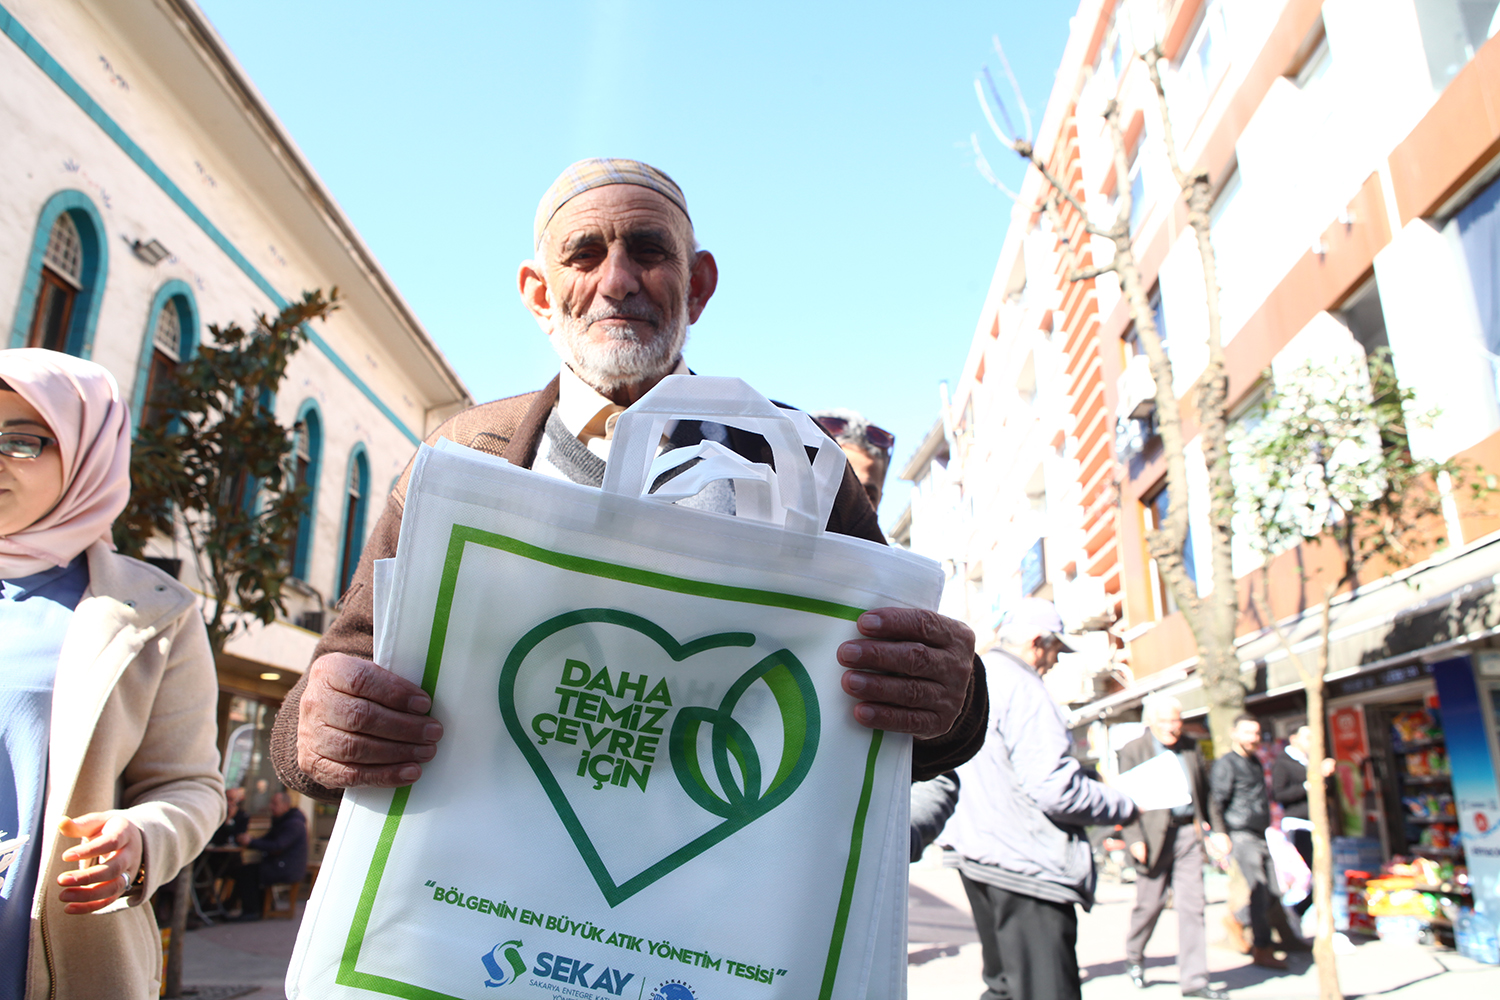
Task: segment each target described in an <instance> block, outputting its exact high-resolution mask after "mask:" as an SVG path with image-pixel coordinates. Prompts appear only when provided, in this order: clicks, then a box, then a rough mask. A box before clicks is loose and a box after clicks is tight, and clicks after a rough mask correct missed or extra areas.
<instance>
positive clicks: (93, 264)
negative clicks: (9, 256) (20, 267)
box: [10, 189, 109, 358]
mask: <svg viewBox="0 0 1500 1000" xmlns="http://www.w3.org/2000/svg"><path fill="white" fill-rule="evenodd" d="M64 212H66V213H68V215H69V216H70V217H71V218H72V220H73V225H74V226H76V227H77V229H78V242H79V244H80V246H81V248H82V250H83V264H82V267H81V268H80V269H79V276H78V277H79V281H78V283H79V284H80V285H81V286H82V287H81V288H79V290H78V294H77V296H76V297H75V298H74V299H73V315H72V317H71V318H70V319H69V320H68V337H67V341H66V345H65V346H66V347H67V353H69V354H71V355H73V356H75V357H79V358H88V357H90V356H91V355H92V354H93V353H94V329H95V327H96V326H97V325H98V322H99V304H100V302H101V301H102V300H103V298H104V279H105V276H106V275H107V274H108V273H109V241H108V240H107V239H105V229H104V219H103V217H102V216H100V215H99V210H98V209H97V208H95V207H94V203H93V202H92V201H91V200H89V196H88V195H86V194H84V193H83V192H82V191H75V190H72V189H68V190H64V191H59V192H57V193H56V194H54V195H53V196H52V197H50V198H48V199H47V201H46V202H45V203H44V204H43V205H42V211H41V214H40V215H39V216H38V217H37V223H36V232H35V233H34V234H33V235H32V237H31V253H30V255H29V256H28V257H27V260H26V270H25V272H24V275H25V276H24V278H23V279H22V282H21V296H20V299H19V300H18V301H17V303H16V317H15V322H14V323H13V324H12V325H11V328H10V346H11V347H25V346H26V335H27V333H29V332H30V330H31V323H32V320H33V319H34V318H35V315H36V302H37V296H38V294H40V292H41V287H42V263H43V258H44V257H45V256H46V253H47V239H48V237H50V236H51V235H52V224H53V223H54V222H56V221H57V217H58V216H59V215H62V214H63V213H64Z"/></svg>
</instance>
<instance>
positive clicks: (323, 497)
mask: <svg viewBox="0 0 1500 1000" xmlns="http://www.w3.org/2000/svg"><path fill="white" fill-rule="evenodd" d="M0 35H3V36H4V37H3V38H0V95H3V96H0V135H3V136H4V137H5V138H4V141H3V142H0V176H3V177H4V185H3V190H0V317H5V320H6V322H8V323H9V324H10V329H9V333H8V334H7V336H6V338H5V342H6V346H9V347H24V346H40V347H47V348H51V349H54V350H60V351H67V352H69V353H72V354H76V355H79V356H81V357H86V358H91V359H92V360H94V361H97V362H98V363H100V364H102V365H104V366H105V367H106V368H108V369H110V371H112V372H113V373H114V375H115V377H116V379H117V380H118V381H119V383H120V386H121V388H122V390H123V391H124V393H125V395H126V396H127V398H128V399H129V401H130V405H131V407H132V410H133V414H134V416H135V418H136V420H137V421H139V419H140V416H141V411H142V407H143V405H144V403H145V401H146V398H147V396H148V395H149V387H150V384H151V381H152V379H153V378H156V377H160V376H161V374H162V372H163V371H165V370H166V369H168V368H170V367H171V366H173V365H175V364H178V363H180V362H181V361H183V360H184V359H186V358H189V357H191V356H192V354H193V352H194V350H195V349H196V347H197V345H199V344H201V343H203V342H205V340H206V339H207V338H208V336H209V333H208V326H209V324H212V323H229V322H238V323H240V324H242V325H244V324H248V323H251V322H253V320H254V317H255V314H256V313H257V312H265V313H272V314H274V313H275V312H276V311H277V310H278V309H279V308H280V307H281V306H282V305H284V304H285V303H286V302H287V301H288V300H290V299H293V298H297V297H300V295H301V294H302V292H303V291H304V290H307V289H313V288H321V289H323V290H324V291H325V292H326V291H328V290H330V289H332V288H333V287H334V286H337V287H338V289H339V295H340V298H341V299H342V301H343V307H342V308H341V309H340V310H339V311H338V312H336V313H335V314H334V315H333V316H332V317H331V318H330V319H329V320H328V321H327V322H322V323H318V324H316V325H315V327H314V329H313V330H312V340H311V342H310V343H308V344H307V345H306V346H304V347H303V349H302V350H301V351H300V352H299V353H298V354H297V355H296V356H295V357H294V358H293V359H292V362H291V365H290V367H289V369H288V374H287V378H286V381H285V382H284V383H283V387H282V391H281V392H280V393H279V395H278V396H277V399H276V404H275V406H276V415H277V419H278V420H279V421H280V422H281V423H282V424H283V425H285V426H288V427H292V426H295V428H296V432H295V433H296V439H297V447H296V452H297V459H298V474H299V475H300V476H301V477H302V478H303V479H304V480H305V481H306V482H307V483H308V484H310V486H311V487H312V497H311V500H310V501H309V503H308V506H307V509H306V511H305V513H304V516H303V521H302V525H301V530H299V532H298V534H297V540H296V543H295V545H294V547H293V550H292V551H291V552H289V553H288V558H289V560H291V563H292V566H293V572H294V575H295V577H296V580H295V581H294V583H293V585H292V587H291V588H290V589H291V592H290V593H289V595H288V601H287V605H288V614H287V616H286V617H285V618H284V619H279V620H277V621H276V622H275V623H274V624H273V625H271V626H269V627H259V626H257V627H254V628H252V629H250V630H249V631H248V632H246V633H242V634H240V635H238V636H236V637H235V638H234V639H232V640H231V641H230V643H229V644H228V646H227V648H226V650H225V653H224V655H223V656H222V657H221V659H220V662H219V664H218V668H219V679H220V687H221V691H222V693H223V695H222V698H221V712H220V728H221V735H222V736H223V737H225V738H227V737H228V736H229V735H230V734H231V733H232V732H235V731H241V732H242V733H244V734H247V735H245V736H242V737H241V742H242V744H243V746H242V747H241V749H242V750H243V753H240V754H239V756H238V757H237V759H238V760H240V764H241V765H243V769H245V770H244V774H242V775H240V776H239V777H240V778H241V780H245V781H246V782H247V783H252V779H254V778H255V776H256V775H257V774H261V775H262V776H266V777H269V775H270V768H269V762H268V761H266V760H264V754H263V750H264V736H265V735H266V734H267V733H268V730H269V725H270V721H271V718H272V716H273V714H274V712H275V710H276V708H277V707H278V706H279V705H280V702H281V698H282V696H283V695H284V694H285V692H286V691H287V690H288V689H289V688H290V687H291V685H292V684H293V683H294V682H295V681H296V679H297V677H298V676H299V675H300V673H301V672H302V670H304V669H305V668H306V666H307V664H308V662H309V660H310V659H311V654H312V650H313V647H314V645H315V644H316V642H317V639H318V633H319V632H320V631H321V629H322V627H323V624H324V623H325V622H326V621H327V620H329V618H330V617H331V615H332V608H333V605H334V603H335V602H336V601H337V600H338V598H339V596H340V595H341V594H342V593H343V591H344V589H345V587H346V586H347V584H348V581H349V579H350V576H351V575H352V573H353V568H354V565H355V564H356V563H357V562H358V559H359V554H360V551H361V548H362V546H363V544H364V540H365V538H366V535H367V533H368V532H369V531H370V529H372V528H373V527H374V523H375V519H376V518H377V517H378V516H379V513H380V510H381V508H382V506H383V504H384V498H385V495H386V493H387V491H388V490H389V488H390V486H391V484H392V483H393V482H394V480H395V478H396V476H397V475H398V474H399V473H400V471H401V470H402V468H404V467H405V465H406V463H407V462H408V461H409V460H410V458H411V456H412V454H413V452H414V450H415V448H416V445H417V444H418V443H419V442H420V441H421V439H422V438H423V437H424V436H425V435H426V434H427V433H428V432H429V431H431V430H432V429H433V428H434V427H436V425H437V424H438V423H439V422H440V421H441V420H443V419H444V418H446V417H447V416H449V415H451V414H452V413H454V412H457V411H458V410H459V409H461V408H463V407H465V406H467V405H469V404H470V403H471V399H470V396H469V393H468V390H467V389H466V388H465V386H464V384H463V382H462V380H460V379H459V377H458V375H457V374H456V373H455V372H454V370H453V369H452V367H451V366H450V365H449V364H448V362H447V361H446V360H445V359H444V357H443V355H442V352H441V351H439V350H438V348H437V346H436V345H435V344H434V343H433V341H432V338H431V337H430V336H429V335H428V334H427V332H426V331H425V330H424V329H423V328H422V325H421V323H420V322H419V321H418V320H417V318H416V316H415V315H414V314H413V312H412V310H411V309H410V307H409V306H408V305H407V304H406V302H405V301H404V300H403V299H402V298H401V295H400V293H399V292H398V291H397V290H396V287H395V286H394V284H392V282H391V280H390V278H389V277H388V276H387V275H386V274H385V272H384V271H383V270H382V269H381V267H380V264H379V262H378V261H377V260H376V259H375V257H374V255H373V254H372V253H371V252H370V250H369V248H368V247H367V246H365V244H364V242H363V241H362V240H361V239H360V237H359V234H358V233H357V232H356V231H355V229H354V227H353V225H352V224H351V223H350V221H349V219H348V218H347V217H346V216H345V215H344V213H343V212H342V211H341V210H340V208H339V207H338V204H337V203H336V202H335V200H334V198H333V196H332V195H331V194H330V193H329V191H328V190H327V188H326V187H325V186H324V185H323V183H322V182H321V181H320V180H319V179H318V177H317V175H316V174H315V173H314V172H313V170H312V168H311V167H310V166H309V165H308V163H307V161H306V160H305V159H304V157H303V156H302V154H301V153H300V152H299V151H298V149H297V147H296V145H295V144H294V143H293V142H292V140H291V138H290V137H289V136H288V135H287V134H286V131H285V129H284V128H283V127H282V126H281V124H280V123H279V122H278V121H277V119H276V116H275V114H274V113H273V112H272V111H271V110H270V108H268V107H267V106H266V104H265V102H264V101H263V100H262V99H261V97H260V96H259V94H258V93H257V92H256V90H255V87H254V85H253V84H252V83H251V82H250V80H249V79H248V78H247V77H246V75H245V73H244V71H243V70H242V69H241V68H240V66H239V65H238V64H237V63H236V62H235V60H234V57H233V56H232V55H231V54H230V53H229V51H228V49H227V48H226V47H225V45H224V43H223V40H222V39H220V38H219V36H218V35H217V34H216V33H215V32H214V30H213V28H212V26H211V25H210V24H209V23H208V21H207V20H206V19H205V17H204V16H203V14H202V12H201V11H200V10H199V9H198V8H197V7H196V6H195V5H194V4H193V3H192V2H191V0H111V2H107V3H106V2H94V0H3V3H0ZM155 554H156V555H157V556H158V557H161V558H165V559H171V558H177V559H181V561H182V568H181V576H182V579H183V580H184V582H185V583H187V584H188V585H189V586H193V587H195V588H196V589H198V590H200V591H201V590H202V589H203V588H202V587H201V585H200V583H199V578H198V575H197V572H196V569H195V567H194V564H193V559H192V557H191V553H190V551H189V550H188V548H187V546H186V545H183V544H181V543H180V540H178V541H177V542H175V543H174V542H173V541H172V540H166V539H163V540H160V541H159V544H157V545H156V546H155ZM257 737H259V738H257ZM237 766H239V765H237Z"/></svg>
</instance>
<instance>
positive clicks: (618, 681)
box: [287, 376, 942, 1000]
mask: <svg viewBox="0 0 1500 1000" xmlns="http://www.w3.org/2000/svg"><path fill="white" fill-rule="evenodd" d="M671 419H680V420H704V421H711V422H714V423H719V424H727V425H733V426H737V427H742V428H744V429H747V430H751V431H753V432H755V433H758V434H761V435H762V436H763V437H765V438H766V440H767V441H768V442H769V443H770V445H771V447H772V451H773V455H774V456H775V460H776V470H777V471H776V472H775V473H772V472H771V470H769V469H768V468H766V467H764V466H757V465H755V464H754V463H748V462H745V461H744V460H743V459H741V458H740V457H739V456H737V455H733V453H727V452H725V451H724V450H722V449H716V448H714V447H703V448H701V449H699V450H698V451H696V452H694V453H693V456H692V457H698V458H702V459H703V461H701V462H699V463H697V464H696V465H695V466H693V467H692V468H690V469H688V470H686V471H685V472H683V473H682V474H680V475H678V476H677V477H676V478H675V479H673V480H671V481H670V482H669V483H668V484H666V485H667V487H668V488H670V489H671V490H672V492H673V493H674V494H675V493H681V492H682V491H684V490H686V489H687V488H688V487H689V483H690V481H689V480H688V477H694V478H695V479H696V480H701V481H700V482H699V483H698V485H699V486H700V487H701V485H702V484H703V481H707V479H708V478H710V477H713V478H719V477H724V476H728V477H730V478H733V479H734V490H735V497H736V508H737V511H738V513H739V516H735V517H731V516H726V515H723V514H717V513H712V512H707V511H701V510H693V509H688V508H685V507H681V506H678V505H675V504H673V503H670V502H666V499H667V498H665V497H659V498H647V497H643V496H642V495H641V494H642V491H643V489H644V487H645V484H646V483H647V482H648V481H655V480H656V478H657V477H658V476H659V475H660V472H661V470H662V468H663V467H664V466H665V465H666V464H667V463H663V464H662V465H655V466H654V463H655V461H656V456H655V452H656V446H657V443H658V442H659V441H660V439H661V431H662V429H663V428H664V426H665V425H666V422H667V421H668V420H671ZM805 447H808V448H816V449H817V456H818V457H817V459H816V460H815V461H814V462H811V463H810V462H809V461H808V459H807V457H806V451H804V448H805ZM684 450H685V449H684ZM672 454H675V453H669V455H672ZM731 456H732V457H731ZM653 466H654V468H653ZM842 472H843V459H842V455H841V453H839V451H838V448H837V446H836V445H834V444H833V442H832V441H830V440H829V439H828V438H827V436H826V435H824V434H823V433H822V432H821V431H820V430H818V428H817V427H816V425H814V424H812V422H811V420H810V419H809V418H807V417H806V415H805V414H801V413H798V412H795V411H786V410H782V409H780V408H778V407H776V406H774V405H773V404H771V403H769V402H768V401H767V400H765V399H764V398H763V397H761V396H759V395H758V394H756V393H754V392H753V390H750V389H749V388H748V386H745V384H744V383H742V382H740V381H739V380H737V379H717V378H708V377H702V376H673V377H669V378H668V379H666V380H664V381H663V382H662V383H661V384H660V385H659V386H658V387H657V388H656V389H654V390H652V391H651V392H650V393H648V394H647V395H646V396H645V397H644V398H643V399H642V400H641V401H640V402H639V403H637V404H636V405H635V406H634V407H631V408H630V409H629V410H627V411H626V413H625V414H623V415H622V416H621V418H620V420H619V422H618V424H617V426H616V432H615V439H614V443H613V445H612V451H611V460H610V462H609V464H608V466H607V471H606V474H605V480H604V488H603V489H602V490H596V489H592V488H589V487H584V486H579V485H576V484H574V483H571V482H566V481H562V480H556V479H552V478H549V477H545V476H541V475H537V474H534V473H531V472H528V471H525V470H522V469H518V468H515V467H513V466H510V465H508V464H506V463H504V462H503V461H499V460H496V459H494V458H491V457H487V456H480V455H478V454H477V453H473V452H470V451H468V450H467V449H463V448H459V447H457V446H450V445H447V444H445V445H444V446H443V447H442V448H438V449H433V448H423V449H422V450H421V452H420V453H419V455H418V457H417V460H416V463H415V467H414V469H413V473H412V476H411V482H410V487H409V489H408V493H407V498H406V506H405V515H404V517H403V520H402V525H401V538H400V544H399V547H398V553H399V554H398V556H397V558H396V559H395V560H394V562H395V565H394V566H381V567H379V568H378V569H377V574H376V581H377V588H376V621H377V643H376V650H377V652H376V658H377V660H379V661H380V662H381V663H382V665H383V666H386V667H388V668H389V669H392V670H394V671H396V672H397V673H399V674H401V675H402V676H405V677H407V678H410V679H412V680H414V681H417V682H419V683H421V684H422V685H423V686H424V687H425V688H426V689H427V690H428V691H429V692H430V693H431V695H432V698H433V715H434V716H435V717H437V718H440V719H441V720H442V721H443V725H444V737H443V741H442V743H441V744H440V745H439V748H438V755H437V758H436V759H435V760H434V761H433V762H432V763H431V764H429V765H427V767H426V768H425V770H424V774H423V777H422V779H421V780H420V781H418V782H417V783H416V784H415V785H413V786H411V787H409V788H404V789H398V790H395V791H391V790H380V789H358V790H355V791H351V792H349V793H347V794H346V795H345V797H344V802H343V806H342V808H341V809H340V812H339V818H338V822H337V824H336V826H335V830H334V834H333V837H332V840H331V842H330V844H329V847H328V851H327V853H326V855H325V859H324V864H323V868H322V871H321V874H320V876H319V879H318V883H317V886H316V888H315V889H314V892H313V897H312V899H311V900H310V902H309V905H308V911H307V913H306V915H305V916H304V919H303V924H302V929H301V933H300V934H299V936H298V941H297V948H296V952H295V954H294V955H293V958H292V963H291V966H290V968H289V969H288V974H287V991H288V995H289V996H291V997H294V998H295V997H302V996H306V997H309V998H319V1000H322V998H324V997H370V996H373V995H388V996H399V997H412V998H440V997H541V996H553V997H557V996H573V997H601V998H602V997H634V998H638V1000H645V998H648V997H658V998H661V1000H687V998H707V997H714V998H741V997H743V998H782V997H787V998H792V997H795V998H798V1000H804V998H840V1000H843V998H866V1000H884V998H888V997H889V998H895V997H899V996H904V993H905V967H906V852H907V848H908V843H909V838H908V834H907V825H908V817H907V808H908V794H909V792H908V789H909V781H910V769H911V741H910V739H909V738H908V737H904V736H896V735H892V734H881V733H875V732H872V731H871V730H868V729H865V728H864V727H862V726H860V725H858V724H857V723H855V721H854V719H853V714H852V707H853V704H852V701H851V699H850V698H849V697H848V696H847V695H846V694H844V693H843V691H842V689H841V688H840V686H839V685H840V678H841V676H842V673H843V671H842V669H841V668H840V667H839V666H838V664H837V662H836V660H835V656H834V653H835V650H836V648H837V646H838V645H839V643H840V642H843V641H844V640H846V639H849V638H853V637H855V636H857V634H858V630H857V629H856V628H855V625H854V622H855V619H857V618H858V616H859V614H860V613H861V612H862V611H864V610H866V609H869V608H872V607H880V606H886V605H904V606H909V607H924V608H931V607H934V606H935V605H936V602H937V598H938V593H939V589H940V586H941V579H942V577H941V572H940V570H939V569H938V568H937V567H936V566H935V565H934V564H933V563H931V562H930V561H928V560H925V559H921V558H919V557H916V556H913V555H911V554H910V553H907V552H904V551H901V550H897V549H890V548H887V547H885V546H882V545H879V544H877V543H873V542H869V541H865V540H863V539H856V538H849V537H846V536H842V535H835V534H829V533H827V532H826V531H824V530H823V529H822V526H823V525H824V524H825V523H826V521H827V516H828V512H829V511H831V510H832V506H833V499H834V494H835V493H836V491H837V488H838V484H839V481H840V477H841V475H842ZM756 483H759V484H761V485H759V486H757V485H754V484H756ZM742 496H743V497H745V498H746V501H745V502H742V501H741V497H742ZM751 513H754V514H755V515H757V516H758V517H760V518H762V519H759V520H757V519H752V518H751V517H748V516H746V515H747V514H751Z"/></svg>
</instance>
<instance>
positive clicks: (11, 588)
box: [0, 554, 88, 601]
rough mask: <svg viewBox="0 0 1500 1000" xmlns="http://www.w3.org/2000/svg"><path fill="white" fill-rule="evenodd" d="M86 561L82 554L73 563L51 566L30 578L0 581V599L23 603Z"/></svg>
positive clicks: (85, 556)
mask: <svg viewBox="0 0 1500 1000" xmlns="http://www.w3.org/2000/svg"><path fill="white" fill-rule="evenodd" d="M87 559H88V556H87V554H82V555H78V556H75V557H74V558H73V561H72V562H70V563H68V564H67V565H66V566H53V567H52V568H51V569H44V570H42V571H41V572H40V573H33V574H31V575H30V576H18V577H16V578H14V579H11V580H0V597H3V598H4V599H5V600H7V601H24V600H26V598H28V597H30V596H31V595H32V594H33V593H35V592H36V591H38V590H40V589H41V588H43V587H45V586H47V585H48V584H50V583H53V582H55V581H56V580H58V579H59V578H61V577H64V576H67V575H68V574H69V573H71V572H74V571H75V570H78V569H79V568H81V567H82V565H83V564H84V563H85V562H86V561H87Z"/></svg>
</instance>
